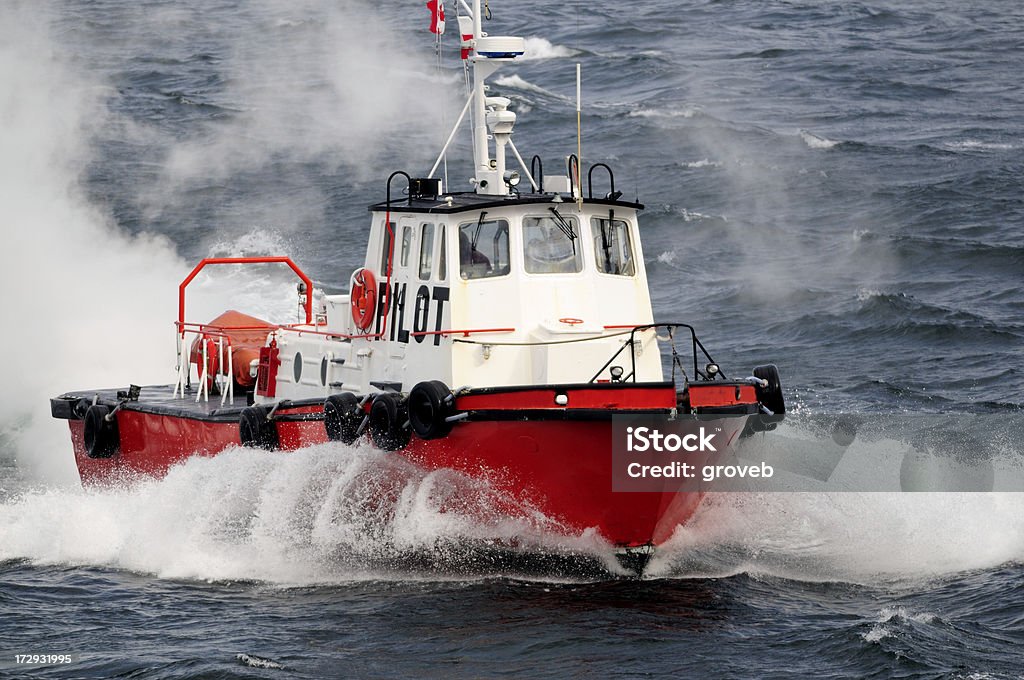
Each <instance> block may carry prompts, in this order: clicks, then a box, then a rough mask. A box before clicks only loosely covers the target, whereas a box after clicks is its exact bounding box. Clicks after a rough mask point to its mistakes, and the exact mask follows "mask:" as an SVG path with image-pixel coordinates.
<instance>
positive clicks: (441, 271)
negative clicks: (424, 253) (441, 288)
mask: <svg viewBox="0 0 1024 680" xmlns="http://www.w3.org/2000/svg"><path fill="white" fill-rule="evenodd" d="M447 234H448V228H447V227H446V226H445V225H443V224H442V225H441V248H440V249H439V251H438V255H437V279H438V280H439V281H447V280H448V238H447Z"/></svg>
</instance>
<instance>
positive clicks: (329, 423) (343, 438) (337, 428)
mask: <svg viewBox="0 0 1024 680" xmlns="http://www.w3.org/2000/svg"><path fill="white" fill-rule="evenodd" d="M363 415H364V414H363V411H362V409H360V408H359V399H358V397H356V395H354V394H352V393H351V392H342V393H341V394H332V395H331V396H329V397H327V399H325V400H324V429H325V430H327V438H328V439H330V440H331V441H332V442H342V443H344V444H351V443H352V442H354V441H355V440H356V438H357V436H358V432H359V425H360V424H361V423H362V421H363Z"/></svg>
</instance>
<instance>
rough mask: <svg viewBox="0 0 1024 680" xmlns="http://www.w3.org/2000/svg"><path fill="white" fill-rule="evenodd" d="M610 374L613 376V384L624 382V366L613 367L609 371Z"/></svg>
mask: <svg viewBox="0 0 1024 680" xmlns="http://www.w3.org/2000/svg"><path fill="white" fill-rule="evenodd" d="M608 372H609V373H611V374H612V382H619V381H620V380H622V366H612V367H611V368H609V369H608Z"/></svg>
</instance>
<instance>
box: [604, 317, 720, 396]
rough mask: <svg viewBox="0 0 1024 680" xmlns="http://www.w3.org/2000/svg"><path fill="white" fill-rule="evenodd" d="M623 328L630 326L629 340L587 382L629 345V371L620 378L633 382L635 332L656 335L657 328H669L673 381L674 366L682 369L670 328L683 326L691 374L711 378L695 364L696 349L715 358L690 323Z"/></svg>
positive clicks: (634, 379)
mask: <svg viewBox="0 0 1024 680" xmlns="http://www.w3.org/2000/svg"><path fill="white" fill-rule="evenodd" d="M606 328H609V329H610V328H614V326H606ZM625 328H631V329H632V330H630V331H629V340H627V341H626V342H624V343H622V347H620V348H619V349H618V350H617V351H616V352H615V354H613V355H612V356H611V358H610V359H608V361H607V362H605V364H604V366H602V367H601V368H600V369H598V371H597V373H595V374H594V377H593V378H591V379H590V380H589V381H588V382H595V381H596V380H597V377H598V376H599V375H601V373H602V372H604V370H605V369H606V368H608V367H609V366H610V365H611V363H612V362H613V361H615V359H617V358H618V356H619V355H620V354H622V352H623V351H624V350H625V349H626V348H627V347H629V360H630V373H629V375H627V376H625V377H624V378H622V381H623V382H626V381H629V380H632V381H633V382H636V337H635V336H636V333H637V331H641V332H642V331H648V330H654V332H655V335H657V329H658V328H667V329H669V337H670V339H671V340H672V376H673V381H674V380H675V367H676V366H677V365H679V368H680V369H682V365H681V364H679V356H678V355H677V354H676V348H675V338H674V337H672V329H675V328H685V329H686V330H688V331H689V332H690V340H691V351H692V356H693V375H694V377H695V378H696V377H699V378H702V379H704V380H710V379H711V378H710V377H708V376H707V375H705V374H704V373H703V372H701V370H700V369H699V368H698V366H697V350H698V349H699V350H700V351H701V353H702V354H703V355H704V357H705V358H706V359H707V360H708V362H709V363H716V362H715V360H714V359H713V358H711V354H709V353H708V350H707V348H706V347H704V344H703V343H702V342H701V341H700V340H698V339H697V331H696V330H695V329H694V328H693V326H691V325H690V324H686V323H650V324H642V325H637V326H625ZM684 375H685V372H684ZM719 375H721V377H723V378H724V377H726V376H725V374H724V373H721V372H720V373H719Z"/></svg>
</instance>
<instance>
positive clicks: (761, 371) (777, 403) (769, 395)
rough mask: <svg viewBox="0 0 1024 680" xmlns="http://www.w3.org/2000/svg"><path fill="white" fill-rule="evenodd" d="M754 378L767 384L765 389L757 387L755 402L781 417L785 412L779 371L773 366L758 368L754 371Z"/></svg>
mask: <svg viewBox="0 0 1024 680" xmlns="http://www.w3.org/2000/svg"><path fill="white" fill-rule="evenodd" d="M754 377H755V378H760V379H761V380H764V381H765V382H767V383H768V385H767V386H765V387H761V386H760V385H758V386H757V400H758V401H759V402H761V405H762V406H764V407H765V408H766V409H768V410H769V411H771V412H772V413H773V414H775V415H777V416H781V415H783V414H784V413H785V412H786V400H785V399H783V397H782V380H781V379H780V378H779V369H778V368H777V367H776V366H775V364H765V365H764V366H758V367H757V368H755V369H754Z"/></svg>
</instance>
